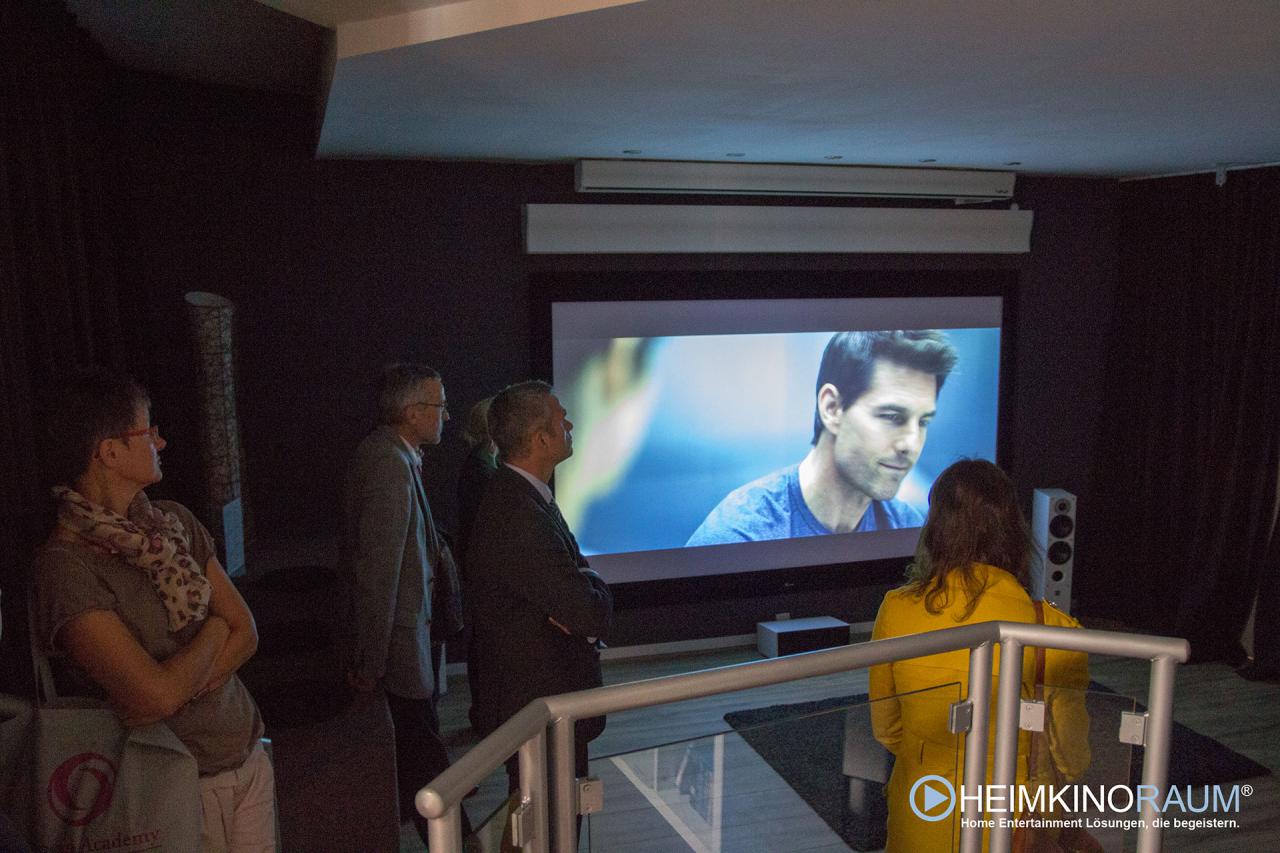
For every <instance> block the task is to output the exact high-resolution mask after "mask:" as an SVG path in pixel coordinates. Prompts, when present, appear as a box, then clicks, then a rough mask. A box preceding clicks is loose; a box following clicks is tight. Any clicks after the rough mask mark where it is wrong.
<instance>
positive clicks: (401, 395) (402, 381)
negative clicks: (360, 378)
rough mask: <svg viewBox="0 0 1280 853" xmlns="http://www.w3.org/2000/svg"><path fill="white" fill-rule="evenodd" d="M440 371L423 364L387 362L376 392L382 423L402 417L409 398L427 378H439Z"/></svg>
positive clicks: (400, 419) (379, 416)
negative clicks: (380, 383)
mask: <svg viewBox="0 0 1280 853" xmlns="http://www.w3.org/2000/svg"><path fill="white" fill-rule="evenodd" d="M439 378H440V373H439V372H438V371H437V370H436V369H435V368H433V367H427V366H426V365H425V364H409V363H406V362H402V363H400V364H388V365H387V366H386V367H384V368H382V390H381V392H379V394H378V419H379V420H380V421H381V422H382V423H384V424H398V423H400V421H402V420H403V419H404V417H403V416H404V407H405V406H407V405H409V403H410V402H412V401H411V400H410V399H409V398H410V397H412V396H413V395H414V394H416V393H417V391H418V386H419V385H421V384H422V383H423V382H424V381H426V380H427V379H439Z"/></svg>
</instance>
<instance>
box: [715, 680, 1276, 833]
mask: <svg viewBox="0 0 1280 853" xmlns="http://www.w3.org/2000/svg"><path fill="white" fill-rule="evenodd" d="M1089 689H1090V690H1091V691H1097V692H1103V693H1113V692H1114V691H1111V690H1109V689H1107V688H1106V687H1103V686H1102V685H1100V684H1096V683H1091V684H1090V685H1089ZM866 702H867V697H866V695H855V696H841V697H836V698H832V699H823V700H820V701H817V702H799V703H796V704H792V705H771V706H769V707H767V708H752V709H750V710H746V711H735V712H733V713H729V714H725V716H724V719H725V722H727V723H728V724H729V725H730V726H732V727H733V728H734V730H735V731H737V733H738V734H739V735H740V736H741V737H742V739H743V740H745V741H746V742H747V743H748V744H750V745H751V747H752V749H754V750H755V751H756V752H757V753H758V754H759V755H760V757H761V758H763V759H764V760H765V761H766V762H768V764H769V766H770V767H771V768H773V770H774V771H775V772H776V773H777V774H778V775H779V776H781V777H782V778H783V779H784V780H786V782H787V784H788V785H790V786H791V787H792V789H793V790H795V792H796V793H797V794H799V795H800V797H802V798H803V799H804V801H805V802H806V803H807V804H808V805H809V807H810V808H812V809H813V810H814V812H815V813H816V814H817V815H818V816H819V817H821V818H822V819H823V820H824V821H825V822H826V824H827V825H828V826H830V827H831V829H832V830H833V831H834V832H835V833H836V834H837V835H839V836H840V837H841V838H843V839H844V840H845V842H846V843H848V844H850V846H852V847H854V849H864V848H863V847H862V845H861V844H860V843H857V842H858V839H857V838H856V837H854V835H853V830H852V829H851V826H850V822H849V819H848V815H847V809H846V807H845V797H846V790H847V782H846V779H845V777H844V774H843V772H842V764H843V758H844V747H843V744H844V731H845V715H844V714H842V713H835V711H836V710H837V709H840V708H848V707H851V706H865V705H866ZM1137 710H1138V711H1144V710H1146V709H1145V707H1143V706H1142V705H1138V706H1137ZM824 711H826V712H829V713H823V712H824ZM864 713H865V710H864ZM868 736H869V735H868ZM1130 773H1131V775H1130V781H1131V783H1132V784H1137V783H1138V781H1139V780H1140V779H1141V778H1142V749H1141V748H1135V749H1134V750H1133V756H1132V758H1131V764H1130ZM1270 774H1271V771H1270V770H1269V769H1267V768H1266V767H1265V766H1263V765H1261V764H1259V763H1258V762H1256V761H1254V760H1252V759H1251V758H1248V757H1247V756H1244V755H1241V754H1240V753H1238V752H1236V751H1235V750H1233V749H1230V748H1229V747H1226V746H1224V745H1223V744H1221V743H1219V742H1218V741H1216V740H1214V739H1213V738H1211V737H1207V736H1205V735H1202V734H1200V733H1199V732H1196V731H1193V730H1191V729H1189V728H1187V727H1186V726H1184V725H1182V724H1181V723H1178V722H1176V721H1175V722H1174V724H1173V732H1172V736H1171V738H1170V749H1169V783H1170V784H1171V785H1175V786H1177V787H1183V786H1186V785H1195V786H1200V785H1216V784H1228V783H1231V782H1237V781H1239V780H1241V779H1249V778H1252V777H1255V776H1268V775H1270Z"/></svg>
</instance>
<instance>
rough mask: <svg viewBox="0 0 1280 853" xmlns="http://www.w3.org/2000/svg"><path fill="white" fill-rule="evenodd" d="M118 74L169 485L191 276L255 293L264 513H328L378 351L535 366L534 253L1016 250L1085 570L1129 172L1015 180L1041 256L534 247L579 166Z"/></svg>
mask: <svg viewBox="0 0 1280 853" xmlns="http://www.w3.org/2000/svg"><path fill="white" fill-rule="evenodd" d="M121 87H122V92H123V95H124V97H122V104H128V103H132V104H133V106H132V107H131V108H129V109H131V110H132V112H131V113H130V114H129V122H128V127H129V131H128V133H127V134H125V135H123V136H122V137H121V138H120V139H119V140H118V145H119V151H120V158H119V159H120V164H121V167H120V183H119V188H118V198H119V201H120V206H121V218H120V222H119V228H118V242H119V246H120V267H121V279H122V281H127V282H129V284H130V287H131V288H132V298H133V299H134V300H135V309H134V310H135V316H136V318H137V320H138V324H137V330H138V331H137V334H138V341H137V346H138V347H139V348H140V350H141V351H143V352H144V353H146V354H147V363H148V364H149V365H150V367H149V369H148V371H147V374H148V375H147V377H146V378H147V379H148V381H149V383H150V384H151V387H152V391H153V396H154V397H155V398H156V420H157V422H159V423H161V424H163V425H165V427H166V433H167V434H168V436H169V438H170V449H169V450H167V451H166V459H167V463H166V471H167V480H166V488H167V489H169V490H170V491H171V493H172V494H174V495H175V496H177V497H179V498H180V499H182V498H188V499H189V493H190V492H191V491H192V490H193V487H194V482H195V477H196V461H197V460H196V458H195V455H194V453H195V451H194V448H195V434H194V424H193V423H192V419H191V415H190V414H189V413H190V411H191V400H190V392H189V389H188V387H187V380H188V377H189V375H190V352H189V348H188V345H187V344H186V343H185V342H184V332H185V330H184V328H183V326H182V315H181V296H182V294H183V293H184V292H186V291H188V290H211V291H214V292H217V293H220V294H222V295H224V296H227V297H228V298H230V299H232V300H233V301H234V302H235V303H236V305H237V309H238V327H237V331H238V334H239V340H238V344H239V352H238V357H239V369H240V395H239V397H240V405H241V418H242V424H243V437H244V443H245V446H246V450H247V455H248V467H247V471H246V489H247V493H248V495H249V498H250V500H251V501H252V502H253V504H254V507H255V510H256V515H257V520H258V525H259V528H258V529H259V532H260V534H264V535H278V534H297V533H309V532H323V531H326V530H329V529H330V528H331V527H332V524H333V519H334V507H335V505H336V497H337V492H338V488H339V483H340V480H341V475H342V469H343V466H344V465H345V461H346V458H347V456H348V454H349V452H350V450H351V449H352V447H353V446H354V444H355V442H356V441H358V440H359V438H360V437H361V436H362V435H363V434H364V433H365V432H366V431H367V429H368V428H369V426H370V424H371V412H372V404H371V395H372V386H371V385H370V381H371V379H372V377H374V376H375V375H376V372H377V369H378V367H379V366H380V365H381V364H383V363H385V362H387V361H391V360H417V361H425V362H427V363H429V364H432V365H434V366H437V367H438V368H440V369H441V371H442V373H443V374H444V377H445V384H446V389H447V393H448V397H449V400H450V402H451V403H452V408H453V411H454V412H455V414H456V415H462V414H464V413H465V411H466V409H467V407H468V406H469V405H470V404H471V403H472V402H473V401H475V400H476V399H478V398H480V397H483V396H486V395H487V394H490V393H492V392H493V391H494V390H496V389H497V388H499V387H501V386H502V385H504V384H506V383H508V382H510V381H513V380H517V379H521V378H526V377H527V376H529V375H530V374H531V372H533V363H532V360H531V351H532V349H533V342H532V341H531V339H530V336H531V317H530V301H531V294H530V290H529V288H530V284H529V281H530V275H531V273H533V272H548V271H557V270H602V271H615V272H616V271H626V270H653V271H661V270H670V269H701V270H709V271H715V270H721V269H723V270H743V269H747V270H750V269H790V270H805V269H815V270H831V269H836V270H839V269H857V270H867V269H925V270H939V269H943V270H949V269H982V268H992V267H999V268H1006V269H1008V268H1013V269H1016V270H1018V271H1019V272H1020V285H1019V293H1018V299H1017V302H1018V320H1017V325H1016V329H1015V330H1014V331H1015V336H1016V344H1015V346H1016V351H1015V359H1014V361H1015V365H1016V374H1015V381H1014V389H1015V390H1014V401H1013V402H1014V406H1013V412H1014V416H1015V417H1014V422H1013V439H1012V457H1011V458H1012V460H1013V464H1012V474H1013V476H1014V478H1015V480H1016V481H1017V482H1018V484H1019V486H1020V487H1021V488H1022V489H1023V490H1024V492H1025V493H1026V494H1027V496H1028V499H1029V494H1030V490H1031V489H1032V488H1034V487H1038V486H1056V487H1062V488H1066V489H1068V490H1071V491H1073V492H1076V493H1077V494H1079V495H1080V496H1081V514H1080V526H1081V530H1080V535H1079V542H1080V546H1081V550H1080V561H1079V563H1078V565H1079V566H1080V570H1081V571H1087V570H1088V564H1089V563H1088V555H1087V543H1088V509H1089V494H1090V490H1091V488H1092V484H1091V483H1090V481H1089V479H1088V477H1089V474H1088V472H1089V471H1090V470H1091V469H1092V467H1093V466H1092V465H1091V461H1092V460H1091V455H1092V452H1093V450H1092V448H1093V445H1094V432H1095V429H1096V425H1097V422H1098V419H1099V417H1100V416H1101V413H1100V399H1099V395H1098V392H1097V389H1098V387H1099V378H1100V376H1101V373H1102V370H1103V361H1102V357H1103V347H1102V346H1101V344H1100V341H1099V339H1098V335H1099V319H1100V318H1101V317H1104V316H1105V315H1106V314H1107V312H1108V311H1109V309H1110V305H1111V302H1112V298H1113V294H1114V291H1115V272H1114V270H1115V263H1116V246H1115V217H1114V202H1115V199H1116V186H1115V184H1114V182H1111V181H1089V180H1067V179H1048V178H1039V179H1035V178H1024V179H1021V180H1020V181H1019V184H1018V202H1019V204H1020V205H1021V206H1022V207H1024V208H1027V209H1031V210H1033V211H1034V212H1035V217H1036V219H1035V227H1034V231H1033V248H1032V252H1031V253H1030V254H1029V255H1027V256H1019V257H1010V256H999V257H992V256H985V257H973V256H954V255H944V256H928V255H914V256H898V255H874V256H871V255H866V256H848V255H819V256H771V255H728V256H720V255H710V256H607V257H527V256H525V255H524V253H523V251H522V247H521V234H522V226H521V209H522V205H524V204H526V203H529V202H557V201H559V202H565V201H583V198H582V197H580V196H577V195H576V194H575V193H574V192H573V188H572V184H573V180H572V168H571V167H570V166H567V165H554V166H530V165H509V164H470V163H436V162H401V161H319V162H314V161H311V160H309V159H308V158H307V157H306V156H305V153H300V150H299V147H298V145H296V144H294V143H293V142H291V141H290V137H289V136H288V135H287V133H286V131H285V128H284V126H283V125H285V124H286V123H287V122H289V121H292V117H291V111H292V110H293V109H294V107H291V106H290V105H289V104H288V103H287V102H281V103H276V104H271V103H264V102H263V100H262V99H261V98H260V97H257V96H247V95H246V96H244V97H243V98H241V99H239V100H237V95H236V93H235V92H234V91H233V90H216V89H211V88H209V87H199V86H195V85H194V84H177V83H174V82H172V81H163V82H157V81H155V80H153V79H150V78H146V77H141V76H136V75H130V76H122V82H121ZM130 89H137V90H138V92H137V97H136V98H132V99H131V98H130V97H129V90H130ZM175 117H176V118H175ZM274 122H279V123H280V124H281V125H282V127H281V128H280V133H279V134H277V135H273V128H274V126H275V125H274ZM587 200H588V201H595V200H608V199H602V198H600V197H589V198H588V199H587ZM624 200H625V201H658V202H672V203H674V202H678V201H680V199H673V198H657V199H643V198H639V197H634V196H633V197H629V198H626V199H624ZM698 202H699V203H707V200H706V199H701V198H700V199H698ZM731 203H741V200H731ZM765 203H771V204H779V203H787V202H785V201H781V200H770V201H767V202H765ZM806 203H830V202H824V201H818V202H813V201H810V202H806ZM663 295H667V294H663ZM458 425H460V424H458ZM446 434H447V437H446V440H445V442H444V443H443V444H442V445H441V447H440V448H438V449H436V450H434V451H432V452H430V453H429V455H428V465H429V467H430V469H431V470H432V471H433V472H434V474H433V475H432V474H429V476H430V480H431V489H430V490H431V498H432V502H433V505H434V506H437V507H439V508H440V509H439V514H440V515H441V516H442V517H443V518H445V519H449V518H451V517H452V484H453V477H454V472H455V471H456V466H457V465H458V464H459V462H460V458H461V455H462V448H461V443H460V441H459V439H458V438H457V433H456V431H454V432H452V433H449V431H447V433H446ZM824 600H825V601H826V602H828V604H827V607H828V610H830V609H833V606H832V605H831V604H830V601H831V600H830V598H829V597H827V598H825V599H822V598H819V599H817V600H808V599H806V598H804V597H803V596H801V597H796V598H794V599H786V598H785V597H784V598H783V599H781V600H770V601H757V602H752V601H750V600H749V601H746V602H739V603H730V604H729V605H726V606H725V607H723V608H713V609H711V610H705V609H704V610H703V611H700V612H698V613H693V614H689V616H688V619H687V620H679V621H680V622H682V623H684V625H683V626H682V627H680V628H679V629H678V630H677V633H682V634H683V635H685V636H687V635H689V634H690V632H696V634H697V635H699V636H711V635H715V634H724V633H741V632H743V630H746V629H744V628H743V627H742V626H743V625H747V626H749V625H750V624H751V622H753V621H754V620H755V619H756V618H760V617H761V616H772V614H773V613H774V612H777V611H778V610H784V609H789V610H791V611H792V612H793V613H795V614H796V615H804V612H805V611H806V610H807V611H808V612H815V611H816V610H818V609H821V608H822V607H823V606H824V605H823V603H822V602H823V601H824ZM876 602H878V591H877V592H876V593H874V594H872V595H870V596H868V595H854V594H850V595H849V596H848V597H847V598H846V600H845V601H844V602H843V603H841V604H837V605H834V608H835V609H842V611H843V612H840V613H838V614H837V615H844V616H848V617H851V618H857V619H866V618H870V617H871V616H872V615H874V606H875V604H876ZM637 617H638V618H639V622H638V623H637V624H638V625H640V626H641V627H638V628H636V629H635V632H634V635H633V636H631V637H629V638H628V639H629V640H630V641H634V642H647V641H654V640H656V639H674V637H671V636H664V635H663V634H664V631H668V632H669V630H671V629H669V628H664V627H663V625H670V624H671V623H672V622H675V621H676V620H668V621H667V622H663V621H661V620H654V621H652V622H651V621H650V620H649V619H647V618H644V617H642V616H640V614H637ZM694 624H696V625H697V626H698V627H697V628H693V627H690V626H692V625H694Z"/></svg>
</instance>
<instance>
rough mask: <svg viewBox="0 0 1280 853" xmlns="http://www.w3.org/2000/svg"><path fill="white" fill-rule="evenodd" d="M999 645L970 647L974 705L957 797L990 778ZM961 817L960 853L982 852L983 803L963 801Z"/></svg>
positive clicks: (972, 699)
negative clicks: (990, 736)
mask: <svg viewBox="0 0 1280 853" xmlns="http://www.w3.org/2000/svg"><path fill="white" fill-rule="evenodd" d="M994 648H995V646H994V645H992V644H991V643H990V642H986V643H983V644H982V645H980V646H975V647H974V648H972V649H970V650H969V695H968V696H967V697H965V698H967V699H968V700H969V703H970V704H971V705H972V706H973V709H972V712H971V713H972V721H971V723H970V725H969V733H968V734H967V735H966V736H965V739H964V781H963V783H962V784H961V786H960V790H959V791H956V796H957V797H958V796H960V795H961V794H962V793H964V791H965V790H966V789H967V790H969V791H971V792H974V793H976V792H977V791H980V790H981V789H982V785H983V783H985V782H986V778H987V729H988V728H989V727H990V717H991V714H990V707H991V659H992V651H993V649H994ZM960 817H961V819H962V820H963V819H965V818H967V819H968V820H969V825H968V826H964V825H963V823H962V824H961V828H960V853H979V851H980V850H981V849H982V826H981V825H980V824H978V823H977V821H979V820H981V819H982V818H983V814H982V804H981V803H980V802H978V801H977V800H969V801H964V800H962V801H961V802H960Z"/></svg>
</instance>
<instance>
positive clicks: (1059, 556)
mask: <svg viewBox="0 0 1280 853" xmlns="http://www.w3.org/2000/svg"><path fill="white" fill-rule="evenodd" d="M1070 559H1071V546H1070V545H1068V544H1067V543H1066V542H1054V543H1053V544H1052V545H1050V546H1049V562H1050V563H1053V564H1054V565H1055V566H1061V565H1062V564H1063V563H1065V562H1067V561H1068V560H1070Z"/></svg>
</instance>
